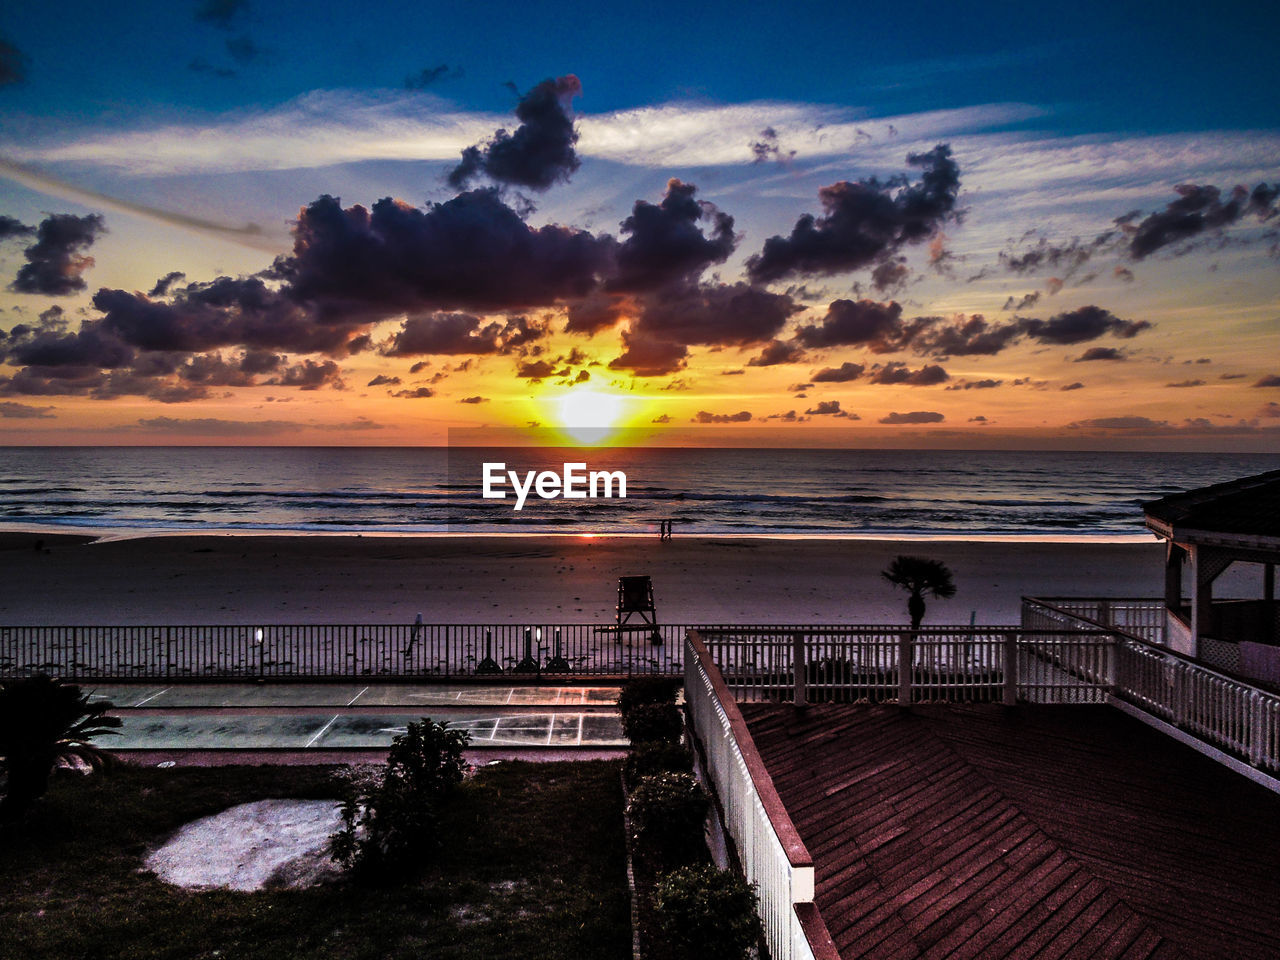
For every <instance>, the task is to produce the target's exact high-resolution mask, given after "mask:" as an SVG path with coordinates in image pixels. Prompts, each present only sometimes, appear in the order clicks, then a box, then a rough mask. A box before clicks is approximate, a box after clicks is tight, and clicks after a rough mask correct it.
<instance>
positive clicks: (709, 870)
mask: <svg viewBox="0 0 1280 960" xmlns="http://www.w3.org/2000/svg"><path fill="white" fill-rule="evenodd" d="M655 894H656V896H655V899H656V902H657V915H658V924H659V926H660V927H661V929H662V934H663V937H664V939H665V941H666V944H667V946H668V947H669V948H670V951H671V956H672V958H673V960H706V958H709V957H714V958H715V960H745V958H746V957H747V956H748V955H749V951H750V950H751V948H752V947H753V946H754V945H755V944H756V943H757V942H758V941H759V939H760V933H761V925H760V917H759V916H758V915H757V914H756V894H755V890H754V888H753V887H752V886H751V885H750V884H748V883H747V882H746V881H745V880H743V879H742V878H741V877H739V876H738V875H737V874H736V873H734V872H733V871H731V870H717V869H716V868H715V867H714V866H713V865H712V864H709V863H708V864H699V865H697V866H692V867H682V868H680V869H678V870H673V871H671V872H670V873H668V874H666V875H665V876H663V877H661V878H659V880H658V884H657V889H656V891H655Z"/></svg>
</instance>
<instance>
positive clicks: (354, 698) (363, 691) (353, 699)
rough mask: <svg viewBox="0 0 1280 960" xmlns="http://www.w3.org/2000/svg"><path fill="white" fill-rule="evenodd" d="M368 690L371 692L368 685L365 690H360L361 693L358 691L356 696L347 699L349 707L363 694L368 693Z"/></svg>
mask: <svg viewBox="0 0 1280 960" xmlns="http://www.w3.org/2000/svg"><path fill="white" fill-rule="evenodd" d="M368 692H369V688H368V687H365V688H364V689H363V690H361V691H360V692H359V693H357V694H356V695H355V696H354V697H352V698H351V699H350V700H348V701H347V706H348V707H349V706H351V705H352V704H353V703H355V702H356V701H357V700H359V699H360V698H361V697H363V696H364V695H365V694H366V693H368Z"/></svg>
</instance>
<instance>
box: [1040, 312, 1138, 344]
mask: <svg viewBox="0 0 1280 960" xmlns="http://www.w3.org/2000/svg"><path fill="white" fill-rule="evenodd" d="M1023 325H1024V327H1025V329H1026V331H1027V333H1028V334H1029V335H1030V336H1031V337H1032V338H1033V339H1035V340H1038V341H1039V342H1040V343H1052V344H1060V345H1066V344H1073V343H1083V342H1084V341H1086V340H1096V339H1097V338H1098V337H1100V336H1102V335H1103V334H1106V333H1110V334H1111V335H1112V336H1116V337H1121V338H1123V339H1126V340H1128V339H1132V338H1133V337H1136V336H1137V335H1138V334H1139V333H1141V332H1142V331H1143V330H1149V329H1151V324H1150V323H1149V322H1148V321H1146V320H1121V319H1120V318H1119V317H1117V316H1116V315H1115V314H1113V313H1112V312H1111V311H1110V310H1104V309H1103V308H1102V307H1096V306H1092V305H1090V306H1087V307H1080V308H1079V309H1078V310H1070V311H1067V312H1066V313H1059V314H1058V315H1057V316H1054V317H1051V318H1050V319H1049V320H1045V321H1042V320H1026V321H1023Z"/></svg>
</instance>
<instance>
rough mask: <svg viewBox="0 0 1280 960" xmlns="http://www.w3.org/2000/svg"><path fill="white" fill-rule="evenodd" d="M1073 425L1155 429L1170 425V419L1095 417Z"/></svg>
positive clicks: (1112, 428) (1107, 428)
mask: <svg viewBox="0 0 1280 960" xmlns="http://www.w3.org/2000/svg"><path fill="white" fill-rule="evenodd" d="M1072 426H1078V427H1094V428H1096V429H1099V430H1153V429H1160V428H1164V427H1168V426H1169V421H1167V420H1152V419H1151V418H1150V417H1130V416H1125V417H1095V418H1093V419H1091V420H1080V421H1078V422H1076V423H1073V424H1072Z"/></svg>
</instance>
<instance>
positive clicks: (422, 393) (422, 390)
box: [391, 387, 436, 400]
mask: <svg viewBox="0 0 1280 960" xmlns="http://www.w3.org/2000/svg"><path fill="white" fill-rule="evenodd" d="M391 395H392V396H393V397H401V398H404V399H406V400H425V399H427V398H428V397H434V396H435V395H436V392H435V391H434V390H432V389H431V388H430V387H415V388H414V389H412V390H397V391H396V392H395V393H393V394H391Z"/></svg>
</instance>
